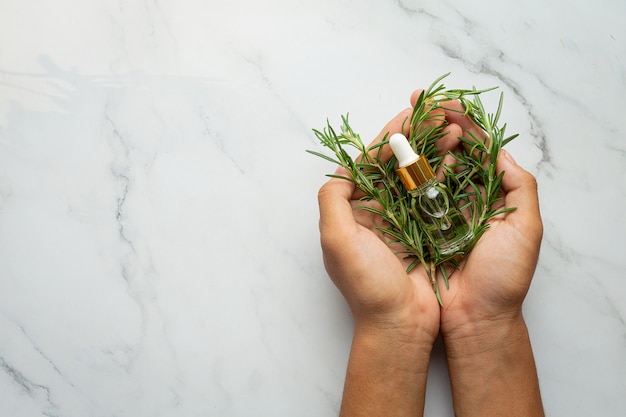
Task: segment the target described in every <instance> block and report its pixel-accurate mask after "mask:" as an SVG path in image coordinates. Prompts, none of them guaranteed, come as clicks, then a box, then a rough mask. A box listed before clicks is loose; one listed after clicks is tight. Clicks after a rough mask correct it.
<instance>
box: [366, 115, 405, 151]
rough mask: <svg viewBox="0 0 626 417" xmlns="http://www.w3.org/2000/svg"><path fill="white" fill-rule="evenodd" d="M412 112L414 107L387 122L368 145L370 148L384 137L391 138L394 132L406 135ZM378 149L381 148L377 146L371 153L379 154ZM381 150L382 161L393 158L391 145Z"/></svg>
mask: <svg viewBox="0 0 626 417" xmlns="http://www.w3.org/2000/svg"><path fill="white" fill-rule="evenodd" d="M412 113H413V109H411V108H406V109H404V110H402V111H401V112H400V113H398V115H397V116H396V117H394V118H393V119H391V121H390V122H389V123H387V125H385V127H384V128H383V130H381V131H380V133H379V134H378V136H376V138H375V139H374V140H373V141H372V142H371V143H370V144H369V145H368V148H371V147H372V146H374V145H376V144H378V143H380V142H382V141H383V139H386V138H389V137H390V136H391V135H393V134H394V133H403V134H405V135H406V134H408V131H409V124H410V121H411V114H412ZM378 151H379V149H378V148H376V149H375V150H373V151H372V152H371V153H370V155H371V156H372V157H376V156H378V155H379V153H378ZM380 151H381V152H380V156H379V158H380V160H381V161H382V162H387V161H389V160H390V159H391V156H392V155H393V152H391V147H389V146H383V147H382V149H380Z"/></svg>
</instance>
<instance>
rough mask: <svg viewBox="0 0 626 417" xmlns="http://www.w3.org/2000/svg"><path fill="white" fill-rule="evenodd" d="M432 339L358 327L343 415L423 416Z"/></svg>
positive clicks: (349, 368)
mask: <svg viewBox="0 0 626 417" xmlns="http://www.w3.org/2000/svg"><path fill="white" fill-rule="evenodd" d="M431 350H432V342H431V341H429V340H426V341H410V340H407V339H405V338H404V337H403V336H398V335H396V334H390V333H387V332H384V331H383V332H378V331H369V330H360V329H357V330H355V335H354V339H353V342H352V348H351V351H350V360H349V362H348V370H347V372H346V382H345V386H344V392H343V400H342V403H341V413H340V416H341V417H355V416H367V417H371V416H390V417H396V416H397V417H404V416H411V417H415V416H422V415H423V413H424V394H425V390H426V376H427V372H428V361H429V358H430V353H431Z"/></svg>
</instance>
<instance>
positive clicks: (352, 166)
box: [307, 74, 517, 304]
mask: <svg viewBox="0 0 626 417" xmlns="http://www.w3.org/2000/svg"><path fill="white" fill-rule="evenodd" d="M448 75H449V74H445V75H443V76H441V77H439V78H438V79H436V80H435V81H434V82H433V83H432V84H431V85H430V86H429V87H428V89H426V90H425V91H423V92H422V94H420V96H419V98H418V99H417V102H416V104H415V107H414V108H413V113H412V115H411V118H410V120H407V122H408V123H409V129H408V130H409V138H408V139H409V142H410V143H411V146H412V147H413V149H414V150H415V151H416V152H417V153H418V154H423V155H425V156H426V158H428V160H429V162H430V164H431V166H432V167H433V169H435V170H436V169H438V168H439V167H440V165H441V163H442V160H443V156H441V155H437V154H438V149H437V146H436V141H437V140H438V139H440V138H441V137H442V136H444V135H445V132H444V131H443V129H444V128H445V127H446V126H447V122H446V120H445V115H444V113H443V112H442V111H441V110H442V109H445V110H448V111H450V110H451V109H450V108H449V107H446V106H447V105H448V103H449V102H450V101H452V100H458V101H459V102H460V103H461V105H462V108H463V114H464V115H466V116H468V117H469V118H471V119H472V120H473V121H474V122H475V123H476V125H477V126H478V127H479V128H480V129H481V130H482V132H481V133H482V135H481V136H483V137H476V136H475V134H472V133H471V132H468V135H467V136H469V137H460V138H459V140H460V141H461V145H462V146H460V147H458V148H457V149H456V150H452V151H450V152H449V154H450V155H452V156H453V158H454V160H455V163H453V164H451V165H448V166H444V167H443V173H444V180H443V182H444V183H445V185H446V186H447V187H448V188H449V189H450V190H451V192H452V195H453V197H454V200H455V201H456V203H457V206H458V207H459V208H460V209H461V210H464V211H466V212H467V214H468V222H469V224H470V227H471V228H472V231H473V233H474V239H473V240H472V242H470V244H469V245H468V246H466V247H465V249H464V252H457V253H454V254H449V255H445V256H444V255H442V254H440V253H439V251H438V250H437V249H436V248H435V247H433V246H432V245H431V244H430V242H429V240H428V237H427V235H426V233H425V232H424V231H423V230H422V229H421V227H420V224H419V222H417V221H416V220H415V216H413V215H412V208H411V204H410V201H411V199H410V198H408V193H407V192H406V190H405V189H404V187H403V186H402V184H401V182H400V179H399V177H398V175H397V174H396V172H395V169H394V167H395V164H396V158H395V157H392V158H391V159H390V160H389V161H383V160H382V159H381V152H382V148H383V146H385V145H386V144H387V143H388V141H387V139H388V138H387V136H385V137H384V138H383V140H382V141H380V142H379V143H377V144H374V145H372V146H369V147H368V146H366V145H365V144H364V143H363V141H362V140H361V137H360V136H359V135H358V134H357V133H355V131H354V130H353V129H352V127H351V126H350V123H349V121H348V116H347V115H346V116H342V117H341V120H342V123H341V127H340V131H339V132H337V131H336V130H335V129H334V128H333V127H332V126H331V124H330V122H327V125H326V127H325V128H324V129H323V130H316V129H314V130H313V132H314V133H315V135H316V136H317V138H318V139H319V141H320V143H321V144H322V145H323V146H324V147H326V148H328V149H329V150H330V151H331V152H332V154H333V155H332V156H328V155H326V154H323V153H320V152H316V151H311V150H309V151H307V152H309V153H311V154H313V155H316V156H318V157H321V158H323V159H325V160H327V161H330V162H332V163H334V164H337V165H340V166H342V167H343V168H345V169H346V171H347V172H348V174H349V175H348V176H341V175H336V174H328V176H329V177H335V178H341V179H344V180H346V181H350V182H352V183H354V184H355V186H356V187H357V189H359V190H360V191H361V192H362V193H363V197H362V198H361V200H363V201H371V200H375V201H376V202H378V204H379V206H378V207H379V208H373V207H371V205H363V206H359V208H360V209H362V210H367V211H369V212H372V213H375V214H376V215H379V216H380V217H381V218H382V219H383V220H384V224H385V225H386V226H382V227H379V228H378V229H379V230H380V231H381V232H382V233H383V235H384V236H386V238H387V243H389V244H392V243H400V244H402V246H403V247H404V249H405V250H404V251H402V252H401V253H400V254H402V255H404V256H405V257H406V258H409V259H411V260H412V262H411V263H410V265H409V267H408V269H407V272H409V271H411V270H412V269H413V268H415V267H416V266H417V265H420V264H421V265H422V266H423V268H424V269H425V270H426V272H427V274H428V277H429V279H430V281H431V284H432V286H433V290H434V292H435V295H436V297H437V300H438V301H439V303H440V304H441V297H440V293H439V288H438V285H437V279H436V275H437V271H440V272H441V273H442V276H443V278H444V282H445V284H446V287H447V286H448V279H449V277H450V275H451V273H453V272H454V270H455V269H457V268H458V266H459V257H460V256H463V255H467V254H468V253H469V252H470V251H471V249H472V248H473V247H474V245H475V244H476V242H477V241H478V239H480V237H481V236H482V235H483V233H485V231H486V230H487V229H488V228H489V220H490V219H492V218H493V217H495V216H497V215H499V214H502V213H504V212H507V211H511V210H514V208H507V209H498V208H495V207H496V206H495V204H496V203H497V202H498V201H499V200H500V198H501V197H500V191H501V185H502V177H503V175H504V173H500V174H497V173H496V162H497V158H498V154H499V152H500V149H501V148H502V146H504V145H506V144H507V143H509V142H510V141H512V140H513V139H515V138H516V137H517V135H512V136H508V137H507V136H505V131H506V124H503V125H499V119H500V115H501V113H502V106H503V95H502V94H500V101H499V103H498V108H497V110H496V112H495V113H488V112H487V111H486V109H485V107H484V104H483V102H482V100H481V99H480V95H481V94H483V93H486V92H489V91H492V90H494V89H493V88H490V89H486V90H477V89H475V88H472V89H470V90H459V89H453V90H448V89H446V88H445V86H444V85H443V84H442V83H441V81H442V80H443V79H444V78H445V77H447V76H448ZM457 111H458V110H457ZM432 122H437V123H432ZM405 123H406V122H405ZM477 133H478V132H477ZM350 147H351V148H354V149H356V150H357V151H358V152H359V154H360V156H359V158H356V159H354V158H352V157H351V156H350V154H349V153H348V151H347V148H350Z"/></svg>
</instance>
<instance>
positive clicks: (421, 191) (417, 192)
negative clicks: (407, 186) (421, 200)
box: [409, 178, 437, 196]
mask: <svg viewBox="0 0 626 417" xmlns="http://www.w3.org/2000/svg"><path fill="white" fill-rule="evenodd" d="M435 185H437V179H436V178H431V179H429V180H428V181H426V182H425V183H423V184H420V185H418V186H417V187H416V188H414V189H412V190H411V191H409V193H410V194H411V195H413V196H418V195H420V194H424V193H425V192H426V191H427V190H428V189H429V188H430V187H434V186H435Z"/></svg>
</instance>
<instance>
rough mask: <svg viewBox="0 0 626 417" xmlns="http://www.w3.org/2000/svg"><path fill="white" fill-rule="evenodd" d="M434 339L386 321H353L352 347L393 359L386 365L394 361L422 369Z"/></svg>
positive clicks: (413, 327)
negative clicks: (362, 347)
mask: <svg viewBox="0 0 626 417" xmlns="http://www.w3.org/2000/svg"><path fill="white" fill-rule="evenodd" d="M435 339H436V335H434V336H433V335H432V334H431V333H429V332H427V331H425V330H423V329H422V328H420V327H418V326H409V325H406V324H404V323H402V324H401V323H397V322H389V321H383V322H381V321H373V322H372V321H357V322H355V326H354V337H353V345H361V346H367V347H368V349H370V350H372V351H376V352H377V354H380V355H381V356H387V357H388V358H393V359H392V360H391V361H390V362H389V364H390V365H392V364H393V363H394V362H398V363H404V364H408V365H411V364H412V365H415V366H414V368H415V369H418V368H424V369H426V368H427V366H428V365H427V364H428V361H429V358H430V354H431V352H432V349H433V345H434V343H435ZM424 363H425V364H426V366H425V367H424V366H423V365H424ZM407 369H408V368H407Z"/></svg>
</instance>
